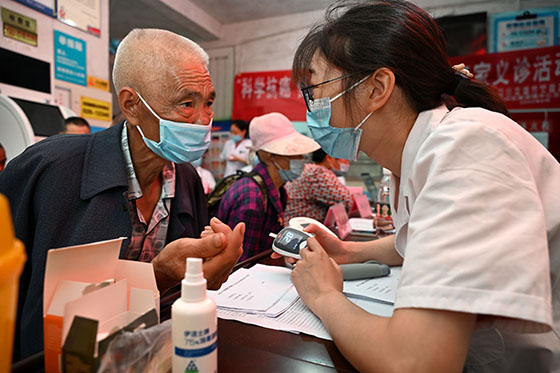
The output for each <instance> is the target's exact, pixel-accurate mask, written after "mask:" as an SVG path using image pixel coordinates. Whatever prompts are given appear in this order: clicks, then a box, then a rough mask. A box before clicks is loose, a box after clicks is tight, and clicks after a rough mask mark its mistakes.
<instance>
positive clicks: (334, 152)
mask: <svg viewBox="0 0 560 373" xmlns="http://www.w3.org/2000/svg"><path fill="white" fill-rule="evenodd" d="M367 78H369V76H367V77H365V78H363V79H362V80H360V81H358V82H357V83H356V84H354V85H353V86H351V87H350V88H348V89H347V90H345V91H342V92H341V93H339V94H338V95H336V96H335V97H333V98H329V97H323V98H319V99H316V100H313V101H311V102H310V103H309V104H310V109H311V111H307V126H308V127H309V130H310V131H311V135H312V136H313V139H314V140H315V141H317V142H318V143H319V145H321V148H323V150H324V151H325V152H326V153H327V154H328V155H330V156H331V157H333V158H343V159H347V160H349V161H355V160H356V159H357V158H358V150H359V146H360V139H361V137H362V129H361V128H360V127H361V126H362V125H363V124H364V123H365V121H366V120H368V119H369V117H370V116H371V114H373V112H371V113H369V114H368V115H366V117H365V118H364V119H363V120H362V121H361V122H360V123H359V124H358V125H357V126H356V127H355V128H337V127H332V126H331V125H330V124H329V123H330V120H331V103H332V102H334V101H335V100H336V99H338V98H339V97H341V96H342V95H343V94H345V93H346V92H348V91H350V90H351V89H353V88H355V87H357V86H358V85H359V84H361V83H362V82H364V81H365V80H366V79H367Z"/></svg>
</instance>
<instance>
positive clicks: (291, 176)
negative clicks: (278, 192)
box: [272, 159, 305, 182]
mask: <svg viewBox="0 0 560 373" xmlns="http://www.w3.org/2000/svg"><path fill="white" fill-rule="evenodd" d="M272 162H273V163H274V165H275V166H276V168H278V173H279V174H280V177H281V178H282V180H284V182H288V181H294V180H295V179H297V178H298V177H299V175H301V173H302V172H303V169H304V168H305V160H303V159H290V169H288V170H284V169H282V168H280V166H278V164H277V163H276V162H274V161H272Z"/></svg>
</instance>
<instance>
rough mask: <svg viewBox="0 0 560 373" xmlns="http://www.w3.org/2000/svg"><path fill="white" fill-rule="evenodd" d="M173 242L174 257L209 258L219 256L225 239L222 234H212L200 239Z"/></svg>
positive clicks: (184, 239) (183, 239)
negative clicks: (174, 245)
mask: <svg viewBox="0 0 560 373" xmlns="http://www.w3.org/2000/svg"><path fill="white" fill-rule="evenodd" d="M175 242H176V243H177V248H176V249H175V250H176V252H175V253H176V255H179V256H180V255H185V256H189V255H193V256H196V257H199V258H209V257H212V256H215V255H217V254H219V253H220V252H221V251H222V250H223V249H224V246H225V244H226V237H225V235H224V234H223V233H213V234H211V235H208V236H206V237H203V238H201V239H195V238H180V239H178V240H176V241H175ZM194 253H196V255H194Z"/></svg>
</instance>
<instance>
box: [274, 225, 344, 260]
mask: <svg viewBox="0 0 560 373" xmlns="http://www.w3.org/2000/svg"><path fill="white" fill-rule="evenodd" d="M304 231H305V232H307V233H311V234H313V235H315V238H316V239H317V241H319V243H320V244H321V246H323V247H324V248H325V250H326V251H327V253H328V254H329V256H330V257H331V258H333V259H334V260H335V261H336V262H337V263H338V264H346V263H353V261H352V259H351V254H352V253H351V250H350V249H349V248H348V245H346V243H345V242H343V241H341V240H339V239H338V238H337V237H336V236H335V235H333V234H330V233H329V232H326V231H325V230H324V229H323V228H321V227H319V226H318V225H316V224H310V225H308V226H307V227H305V229H304ZM271 257H272V258H273V259H277V258H280V257H282V255H280V254H277V253H275V252H273V253H272V255H271ZM286 261H287V262H288V263H294V262H295V261H296V260H295V259H293V258H288V257H287V258H286Z"/></svg>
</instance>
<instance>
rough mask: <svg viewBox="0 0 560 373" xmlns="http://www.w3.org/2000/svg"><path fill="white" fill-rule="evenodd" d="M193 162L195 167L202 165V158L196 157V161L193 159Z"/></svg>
mask: <svg viewBox="0 0 560 373" xmlns="http://www.w3.org/2000/svg"><path fill="white" fill-rule="evenodd" d="M191 164H192V165H193V166H194V167H202V158H198V159H195V160H194V161H191Z"/></svg>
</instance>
